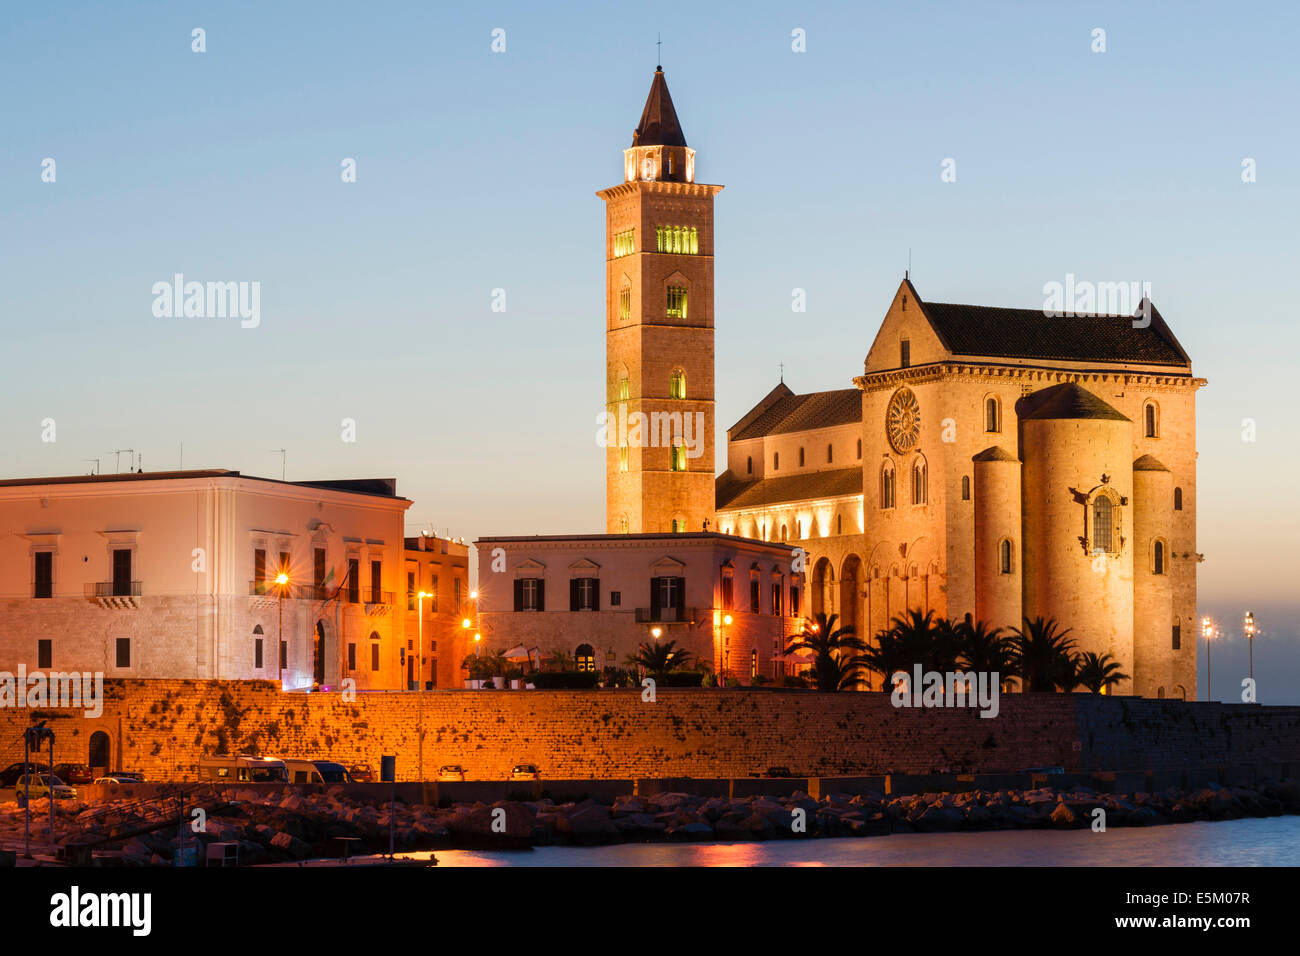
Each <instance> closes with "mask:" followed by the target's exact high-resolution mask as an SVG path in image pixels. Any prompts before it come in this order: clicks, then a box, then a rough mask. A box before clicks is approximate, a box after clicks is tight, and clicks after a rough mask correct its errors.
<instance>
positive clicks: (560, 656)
mask: <svg viewBox="0 0 1300 956" xmlns="http://www.w3.org/2000/svg"><path fill="white" fill-rule="evenodd" d="M550 661H551V663H553V664H556V665H558V666H557V668H556V669H557V670H561V671H571V670H573V668H574V666H575V665H574V663H573V658H572V657H570V656H569V652H568V651H565V650H562V649H561V648H558V647H553V648H551V657H550Z"/></svg>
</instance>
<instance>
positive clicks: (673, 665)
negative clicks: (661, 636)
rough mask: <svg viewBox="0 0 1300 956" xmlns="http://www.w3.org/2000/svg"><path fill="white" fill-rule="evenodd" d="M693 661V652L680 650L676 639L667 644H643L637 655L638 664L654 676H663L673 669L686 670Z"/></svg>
mask: <svg viewBox="0 0 1300 956" xmlns="http://www.w3.org/2000/svg"><path fill="white" fill-rule="evenodd" d="M690 662H691V652H690V651H688V650H685V649H682V650H678V649H677V642H676V641H669V642H668V643H667V644H660V643H659V642H657V641H656V642H655V643H654V644H648V643H647V644H642V645H641V650H640V652H638V654H637V655H636V664H637V666H638V667H640V668H642V669H643V670H644V671H645V672H646V673H647V674H649V675H650V676H651V677H654V678H661V677H663V676H664V675H665V674H668V673H670V672H672V671H678V670H685V669H686V666H687V665H688V664H690Z"/></svg>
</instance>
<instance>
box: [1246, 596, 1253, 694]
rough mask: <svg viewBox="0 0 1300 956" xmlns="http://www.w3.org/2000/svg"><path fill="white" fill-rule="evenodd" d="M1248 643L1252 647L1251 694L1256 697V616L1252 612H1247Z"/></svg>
mask: <svg viewBox="0 0 1300 956" xmlns="http://www.w3.org/2000/svg"><path fill="white" fill-rule="evenodd" d="M1245 628H1246V641H1247V643H1248V644H1249V646H1250V692H1251V695H1252V696H1255V615H1254V612H1252V611H1247V612H1246V621H1245Z"/></svg>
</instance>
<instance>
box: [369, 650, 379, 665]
mask: <svg viewBox="0 0 1300 956" xmlns="http://www.w3.org/2000/svg"><path fill="white" fill-rule="evenodd" d="M370 669H371V670H372V671H377V670H379V645H378V644H371V645H370Z"/></svg>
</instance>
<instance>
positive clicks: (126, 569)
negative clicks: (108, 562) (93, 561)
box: [113, 548, 131, 597]
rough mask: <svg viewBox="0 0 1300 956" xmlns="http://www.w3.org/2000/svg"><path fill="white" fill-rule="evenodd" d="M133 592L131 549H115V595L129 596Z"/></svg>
mask: <svg viewBox="0 0 1300 956" xmlns="http://www.w3.org/2000/svg"><path fill="white" fill-rule="evenodd" d="M130 594H131V549H130V548H114V549H113V596H114V597H127V596H129V595H130Z"/></svg>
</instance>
